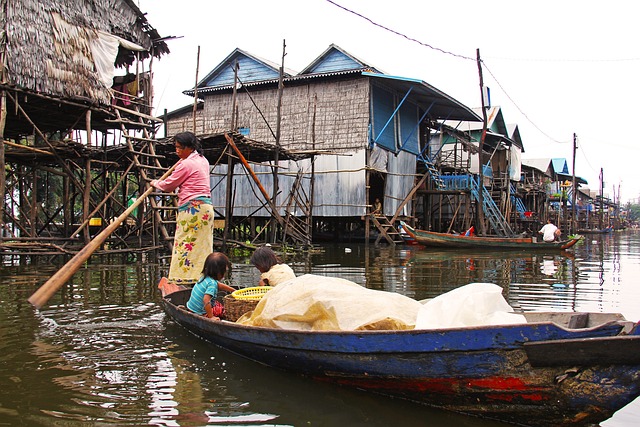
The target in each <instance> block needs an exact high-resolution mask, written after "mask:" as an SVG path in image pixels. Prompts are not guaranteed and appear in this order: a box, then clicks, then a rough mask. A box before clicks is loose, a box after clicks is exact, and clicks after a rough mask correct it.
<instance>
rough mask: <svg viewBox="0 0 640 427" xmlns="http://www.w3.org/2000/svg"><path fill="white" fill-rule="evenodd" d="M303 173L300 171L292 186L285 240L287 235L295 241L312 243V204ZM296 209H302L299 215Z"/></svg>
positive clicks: (286, 219)
mask: <svg viewBox="0 0 640 427" xmlns="http://www.w3.org/2000/svg"><path fill="white" fill-rule="evenodd" d="M302 179H303V173H302V171H299V172H298V175H297V176H296V179H295V181H294V183H293V185H292V187H291V193H290V194H289V201H288V203H287V207H286V209H285V222H284V227H283V240H286V239H287V237H289V238H290V239H292V240H293V242H294V243H298V244H304V245H307V246H310V245H311V204H310V202H309V196H308V194H307V192H306V191H305V189H304V186H303V185H302V184H303V183H302ZM296 211H301V212H302V216H301V217H298V216H297V215H296Z"/></svg>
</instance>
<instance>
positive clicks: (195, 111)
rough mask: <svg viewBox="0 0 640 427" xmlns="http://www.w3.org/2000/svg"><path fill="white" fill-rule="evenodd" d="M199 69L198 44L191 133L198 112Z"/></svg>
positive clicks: (194, 126) (194, 130)
mask: <svg viewBox="0 0 640 427" xmlns="http://www.w3.org/2000/svg"><path fill="white" fill-rule="evenodd" d="M199 70H200V46H198V56H197V58H196V85H195V86H194V89H193V133H194V134H195V133H197V132H196V116H197V114H198V71H199Z"/></svg>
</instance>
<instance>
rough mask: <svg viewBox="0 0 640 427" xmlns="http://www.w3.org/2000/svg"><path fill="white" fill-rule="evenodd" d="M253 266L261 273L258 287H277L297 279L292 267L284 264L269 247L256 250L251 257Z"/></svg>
mask: <svg viewBox="0 0 640 427" xmlns="http://www.w3.org/2000/svg"><path fill="white" fill-rule="evenodd" d="M251 264H253V265H255V266H256V268H257V269H258V271H260V273H261V274H260V282H258V286H276V285H277V284H279V283H282V282H285V281H287V280H289V279H294V278H295V277H296V275H295V273H294V272H293V270H292V269H291V267H289V266H288V265H287V264H285V263H283V262H282V260H280V258H279V257H278V255H276V253H275V252H274V251H273V249H271V248H270V247H269V246H263V247H261V248H258V249H256V251H255V252H254V253H253V255H251Z"/></svg>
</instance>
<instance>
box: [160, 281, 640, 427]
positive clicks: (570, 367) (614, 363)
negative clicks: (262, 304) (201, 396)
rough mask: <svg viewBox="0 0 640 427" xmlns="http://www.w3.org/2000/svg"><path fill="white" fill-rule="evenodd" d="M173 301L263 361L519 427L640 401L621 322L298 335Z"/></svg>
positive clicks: (195, 321) (568, 420) (635, 341)
mask: <svg viewBox="0 0 640 427" xmlns="http://www.w3.org/2000/svg"><path fill="white" fill-rule="evenodd" d="M189 294H190V290H189V289H185V290H180V291H177V292H174V293H172V294H169V295H166V296H165V297H163V299H162V304H163V308H164V310H165V312H166V313H167V315H168V316H169V317H170V318H171V319H173V320H174V321H175V322H177V323H178V324H180V325H182V326H183V327H184V328H186V329H187V330H188V331H190V332H192V333H194V334H195V335H197V336H199V337H201V338H203V339H205V340H208V341H210V342H212V343H213V344H215V345H218V346H220V347H222V348H225V349H227V350H229V351H232V352H234V353H237V354H239V355H241V356H244V357H246V358H248V359H251V360H254V361H256V362H259V363H262V364H265V365H268V366H271V367H274V368H279V369H283V370H286V371H290V372H294V373H297V374H302V375H305V376H307V377H310V378H313V379H316V380H322V381H327V382H333V383H335V384H339V385H343V386H349V387H356V388H358V389H362V390H367V391H370V392H375V393H379V394H382V395H386V396H392V397H397V398H402V399H408V400H411V401H415V402H418V403H422V404H426V405H430V406H434V407H438V408H442V409H445V410H450V411H455V412H459V413H464V414H469V415H475V416H480V417H485V418H491V419H496V420H500V421H504V422H509V423H514V424H520V425H536V426H553V425H569V424H571V425H589V424H596V423H599V422H601V421H603V420H605V419H607V418H609V417H611V415H612V414H613V413H614V412H616V411H617V410H618V409H620V408H622V407H624V406H625V405H627V404H628V403H629V402H631V401H632V400H634V399H635V398H636V397H637V396H638V395H640V331H639V330H640V328H638V324H637V323H634V322H629V321H626V320H625V319H624V318H623V317H622V315H620V314H607V313H569V312H563V313H523V314H524V315H525V316H526V317H527V321H528V323H526V324H519V325H504V326H486V327H470V328H455V329H440V330H405V331H349V332H343V331H328V332H317V331H311V332H310V331H291V330H283V329H271V328H262V327H251V326H244V325H240V324H236V323H233V322H229V321H224V320H223V321H215V320H210V319H207V318H205V317H202V316H199V315H196V314H194V313H190V312H189V311H187V310H185V309H184V308H183V307H181V306H183V305H184V304H185V302H186V301H187V300H188V297H189Z"/></svg>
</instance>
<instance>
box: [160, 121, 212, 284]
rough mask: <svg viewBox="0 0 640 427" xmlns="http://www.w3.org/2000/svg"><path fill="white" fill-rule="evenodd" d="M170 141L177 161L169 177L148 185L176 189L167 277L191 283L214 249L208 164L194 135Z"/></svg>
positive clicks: (176, 281)
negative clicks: (175, 210) (176, 213)
mask: <svg viewBox="0 0 640 427" xmlns="http://www.w3.org/2000/svg"><path fill="white" fill-rule="evenodd" d="M173 141H174V142H175V148H176V154H177V155H178V157H179V158H180V160H178V163H177V165H176V168H175V170H174V171H173V172H172V173H171V175H169V177H168V178H166V179H164V180H156V179H154V180H153V181H151V185H152V186H153V187H155V188H157V189H158V190H161V191H164V192H170V191H173V190H175V189H176V188H177V189H178V205H179V207H178V215H177V218H176V234H175V236H174V242H173V253H172V254H171V267H170V268H169V277H168V279H169V282H171V283H176V284H186V285H193V284H194V283H196V282H197V281H198V279H199V278H200V274H201V273H202V268H203V265H204V261H205V259H206V258H207V256H208V255H209V254H210V253H211V252H212V251H213V217H214V212H213V205H212V203H211V178H210V166H209V162H208V161H207V159H206V158H205V157H204V155H203V152H202V146H201V144H200V140H199V139H198V138H197V137H196V136H195V134H193V133H192V132H181V133H178V134H176V135H175V136H174V137H173Z"/></svg>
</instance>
